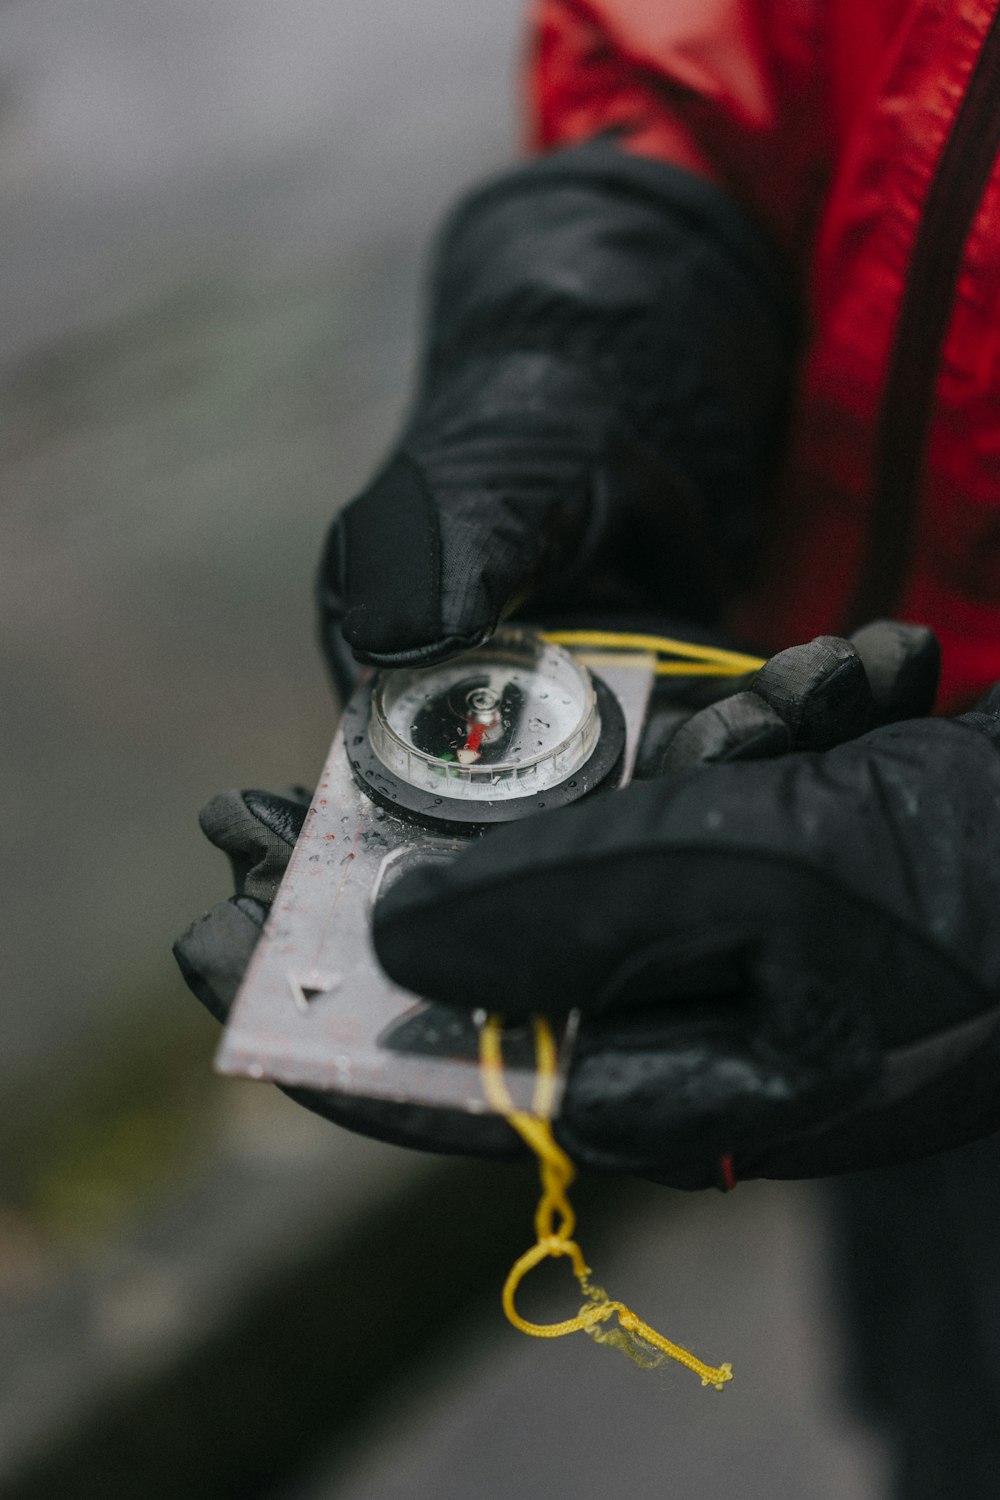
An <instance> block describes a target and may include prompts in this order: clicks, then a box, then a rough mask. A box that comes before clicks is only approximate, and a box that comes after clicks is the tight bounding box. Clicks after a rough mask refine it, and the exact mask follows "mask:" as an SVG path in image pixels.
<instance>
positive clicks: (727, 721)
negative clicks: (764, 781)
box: [660, 692, 792, 775]
mask: <svg viewBox="0 0 1000 1500" xmlns="http://www.w3.org/2000/svg"><path fill="white" fill-rule="evenodd" d="M791 747H792V732H791V730H790V729H789V728H788V725H787V724H786V723H785V721H784V719H782V717H781V716H780V714H778V713H776V712H775V710H774V709H773V708H772V707H771V706H770V704H769V703H765V701H764V699H763V698H761V697H760V696H759V695H758V694H757V693H753V692H745V693H734V694H733V695H732V696H731V697H729V698H726V699H724V700H723V701H722V702H721V703H713V704H712V705H711V707H710V708H703V709H702V710H701V712H700V713H697V714H693V715H692V717H691V718H690V719H688V720H687V721H686V722H685V723H683V724H682V725H681V726H680V728H679V729H678V730H677V732H676V734H675V735H674V736H673V738H672V739H671V740H670V742H669V744H668V745H667V748H666V750H665V751H664V754H663V758H662V760H661V762H660V772H661V774H662V775H674V774H676V773H677V772H680V771H687V770H689V769H690V768H691V767H692V766H697V765H708V764H711V763H712V762H720V761H730V760H760V759H763V758H765V757H767V756H774V755H783V754H784V753H785V752H786V751H787V750H790V749H791Z"/></svg>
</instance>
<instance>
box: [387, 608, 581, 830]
mask: <svg viewBox="0 0 1000 1500" xmlns="http://www.w3.org/2000/svg"><path fill="white" fill-rule="evenodd" d="M600 730H601V724H600V717H599V714H598V708H597V698H596V695H595V692H594V687H593V683H592V682H591V679H590V675H589V673H588V672H587V670H586V668H585V667H583V666H581V665H579V664H578V663H577V662H576V661H574V659H573V657H572V656H570V654H569V653H568V652H567V651H564V650H563V649H562V648H561V647H559V646H552V645H549V644H548V643H547V642H546V641H544V640H542V639H541V637H540V636H538V635H536V634H535V633H534V632H532V631H529V630H519V629H514V628H508V629H505V630H502V631H500V632H498V634H497V635H496V636H494V638H493V639H492V641H490V642H489V644H488V645H486V646H481V647H480V648H479V649H478V650H477V651H470V652H468V653H466V654H465V655H464V656H459V657H456V658H455V659H454V660H453V661H449V662H443V663H441V664H440V665H438V666H433V667H421V668H418V669H415V670H412V671H406V670H402V671H394V672H383V673H382V674H381V675H380V677H379V678H378V679H377V681H376V684H375V688H374V691H373V693H372V714H371V722H370V725H369V740H370V743H371V747H372V749H373V750H374V752H375V754H376V756H377V757H378V759H379V760H380V761H381V762H382V764H383V765H384V766H385V767H386V769H387V770H389V771H391V772H392V773H393V775H395V776H398V777H399V778H400V780H401V781H404V782H405V783H406V784H407V785H409V786H411V787H415V788H417V789H418V790H420V791H426V792H432V793H437V794H439V795H440V796H443V797H448V798H456V799H462V800H466V801H471V802H475V801H480V800H485V801H497V800H500V799H505V798H517V797H527V796H533V795H535V794H537V793H539V792H544V791H547V790H548V789H549V788H550V787H553V786H556V785H558V784H559V783H561V782H563V781H565V780H566V779H567V777H571V776H572V775H573V773H574V772H575V771H577V770H579V769H580V767H581V766H583V765H584V763H585V762H586V761H587V760H588V759H589V757H590V756H591V754H592V752H593V750H594V748H595V746H596V744H597V740H598V736H599V734H600Z"/></svg>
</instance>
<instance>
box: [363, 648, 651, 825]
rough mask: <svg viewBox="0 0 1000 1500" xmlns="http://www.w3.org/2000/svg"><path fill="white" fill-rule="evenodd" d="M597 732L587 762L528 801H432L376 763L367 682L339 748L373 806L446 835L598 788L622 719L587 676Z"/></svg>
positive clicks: (618, 752)
mask: <svg viewBox="0 0 1000 1500" xmlns="http://www.w3.org/2000/svg"><path fill="white" fill-rule="evenodd" d="M590 676H591V681H592V682H593V684H594V693H595V695H596V697H597V712H598V715H599V717H600V721H601V732H600V734H599V735H598V739H597V744H596V745H595V746H594V749H593V751H592V752H591V755H590V758H589V759H588V760H586V761H585V762H584V763H583V765H582V766H579V767H578V768H577V770H575V771H574V772H573V774H572V776H568V777H567V778H566V780H565V781H560V782H557V783H556V785H555V786H551V787H548V788H547V789H546V791H544V792H539V793H537V794H535V795H533V796H529V797H504V798H503V799H502V800H498V801H496V802H487V801H482V802H479V801H476V802H472V801H466V800H465V799H464V798H460V797H436V796H434V794H433V793H432V792H423V791H421V790H420V789H419V788H418V787H414V786H410V784H409V782H406V781H403V780H401V778H400V777H398V776H396V775H394V774H393V772H392V771H389V770H387V769H386V767H385V766H384V765H383V764H382V762H381V761H380V760H379V758H378V756H377V755H376V754H375V752H374V750H373V749H372V747H371V742H370V741H369V739H368V724H369V721H370V719H371V699H372V686H373V683H372V681H369V682H366V683H364V684H362V686H361V687H359V688H358V690H357V691H356V692H355V694H354V696H353V697H352V698H351V700H350V702H349V703H348V705H347V707H346V708H345V709H344V721H343V723H344V746H345V748H346V750H347V758H348V760H349V761H350V764H351V769H352V771H353V772H354V779H355V780H356V781H357V783H358V785H359V786H360V787H361V790H362V791H363V792H365V793H366V794H367V795H368V796H369V797H371V799H372V801H373V802H377V803H379V805H380V806H382V807H385V808H388V809H389V811H390V812H395V813H399V814H400V816H402V817H405V818H408V819H410V820H411V821H413V822H416V823H422V824H424V825H425V826H426V827H428V828H436V829H443V830H446V831H449V832H452V833H454V832H456V831H460V830H466V831H468V832H474V831H476V830H477V829H482V828H490V827H492V826H493V825H494V824H497V823H513V822H516V821H517V819H518V818H526V817H529V816H530V815H531V814H532V813H536V812H544V811H545V810H547V809H548V810H551V809H552V808H554V807H568V806H569V804H570V803H571V802H577V801H579V799H580V798H581V797H586V796H587V795H588V793H590V792H594V791H596V790H597V788H598V787H601V786H603V785H604V784H605V783H606V782H607V781H608V780H609V779H610V777H611V776H612V774H613V773H614V771H615V770H616V769H617V768H618V766H619V765H620V764H621V758H622V752H623V751H624V749H625V716H624V714H623V713H622V710H621V705H620V704H619V702H618V699H617V698H616V697H615V695H614V693H613V692H612V691H611V689H610V688H609V687H607V686H606V684H605V683H603V682H602V681H601V679H600V678H599V677H598V676H596V675H595V674H594V673H593V672H592V673H591V674H590Z"/></svg>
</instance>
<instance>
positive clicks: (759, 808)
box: [375, 663, 1000, 1186]
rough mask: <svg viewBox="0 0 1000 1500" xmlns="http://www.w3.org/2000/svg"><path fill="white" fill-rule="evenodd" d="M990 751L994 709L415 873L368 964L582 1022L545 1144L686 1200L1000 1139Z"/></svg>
mask: <svg viewBox="0 0 1000 1500" xmlns="http://www.w3.org/2000/svg"><path fill="white" fill-rule="evenodd" d="M773 666H774V664H773V663H772V664H771V667H772V669H773ZM725 711H728V705H727V706H726V707H725V709H724V712H725ZM707 713H708V716H714V717H715V718H718V715H719V710H718V709H715V710H708V711H707ZM695 728H696V722H695V721H692V724H691V726H689V730H688V733H689V734H690V735H693V734H694V730H695ZM682 732H684V731H682ZM998 750H1000V687H998V688H995V689H993V691H992V692H991V694H990V695H988V697H987V698H986V699H984V700H983V703H982V704H981V705H980V707H979V708H978V709H977V710H976V711H975V712H973V713H968V714H965V715H963V716H962V717H960V718H958V719H955V720H944V719H915V720H910V721H906V722H902V723H897V724H893V725H889V726H887V727H883V728H879V729H876V730H874V731H871V732H869V733H868V734H866V735H864V736H863V737H861V738H860V739H858V740H855V741H853V742H851V743H848V744H845V745H842V746H840V747H838V748H835V749H831V750H827V751H825V752H819V751H813V752H810V753H799V754H793V755H788V756H784V757H781V758H779V759H776V760H768V761H764V762H759V763H757V764H731V765H714V766H708V767H704V768H701V769H693V770H688V771H686V772H683V773H681V774H678V775H675V776H671V777H669V778H667V779H665V780H663V781H659V782H648V783H645V784H642V785H635V786H633V787H631V788H629V789H628V790H626V791H624V792H622V793H621V794H619V795H613V796H609V797H599V798H596V799H594V800H593V801H591V802H588V803H583V804H579V805H578V806H576V807H574V808H570V809H566V810H564V811H559V812H553V813H551V814H545V815H544V816H543V817H540V818H537V819H529V820H527V821H526V822H524V823H520V824H517V825H513V826H510V827H507V828H504V829H503V830H500V831H498V832H497V833H496V835H495V836H493V837H491V838H490V839H488V840H484V841H482V843H481V844H478V845H476V846H474V847H472V848H470V849H469V851H468V852H467V853H465V854H463V855H462V856H461V858H460V859H458V860H457V861H456V862H455V863H454V864H453V865H451V866H450V867H447V868H442V869H434V870H431V869H426V870H419V871H415V872H414V873H413V874H411V875H410V876H408V877H407V878H405V879H403V880H401V881H400V882H399V883H398V885H396V886H395V887H394V888H393V889H392V890H391V891H390V892H389V893H388V894H387V896H386V898H385V900H384V902H383V903H382V904H381V905H380V906H379V908H378V910H377V912H376V916H375V940H376V948H377V951H378V954H379V957H380V959H381V961H382V962H383V964H384V965H385V967H386V969H387V970H388V972H389V973H390V974H391V975H392V976H393V977H394V978H395V979H397V980H398V981H399V982H401V983H403V984H406V985H407V986H409V987H411V988H413V989H415V990H417V991H418V992H419V993H421V994H425V995H430V996H433V997H435V998H436V999H439V1000H441V1001H444V1002H447V1003H449V1004H452V1005H455V1006H460V1005H462V1004H467V1003H468V996H467V990H466V988H465V984H464V981H465V978H466V976H467V975H468V974H470V973H474V974H475V975H476V976H477V984H476V1004H477V1005H481V1006H484V1007H486V1008H491V1007H501V1006H502V1007H503V1008H504V1010H505V1011H506V1013H507V1014H529V1013H532V1012H548V1013H552V1014H559V1013H561V1012H564V1011H566V1010H568V1009H570V1008H571V1007H574V1006H579V1007H580V1008H581V1009H582V1010H583V1012H584V1014H585V1017H586V1020H585V1024H584V1025H583V1027H582V1028H581V1033H580V1039H579V1042H578V1045H577V1049H576V1054H575V1058H574V1063H573V1069H572V1077H571V1088H570V1090H569V1093H568V1096H567V1100H566V1104H565V1107H564V1110H563V1113H562V1115H561V1117H560V1119H559V1121H558V1125H557V1133H558V1135H559V1137H560V1139H561V1141H562V1142H563V1144H564V1145H565V1147H566V1148H567V1150H568V1151H569V1152H570V1153H571V1155H572V1156H573V1157H574V1158H575V1159H576V1160H577V1161H579V1162H582V1163H583V1164H585V1165H588V1166H591V1167H594V1168H604V1169H610V1170H631V1171H635V1172H640V1173H643V1174H645V1175H648V1176H651V1177H654V1178H656V1179H657V1180H661V1181H667V1182H671V1183H675V1184H677V1185H680V1186H700V1185H703V1184H705V1183H708V1182H710V1181H712V1180H713V1179H714V1178H715V1176H716V1171H717V1164H718V1163H719V1162H720V1161H722V1160H723V1159H725V1158H729V1159H730V1160H731V1161H732V1163H733V1165H734V1167H735V1175H736V1176H737V1177H740V1176H743V1177H746V1176H760V1175H763V1176H772V1177H774V1176H778V1177H781V1176H817V1175H823V1174H826V1173H832V1172H843V1171H853V1170H857V1169H860V1168H865V1167H870V1166H875V1165H885V1164H888V1163H892V1162H898V1161H903V1160H906V1159H910V1158H913V1157H917V1156H921V1155H927V1154H930V1153H932V1152H935V1151H940V1150H943V1149H945V1148H948V1147H951V1146H955V1145H959V1144H962V1143H964V1142H967V1141H970V1140H972V1139H974V1138H976V1137H979V1136H982V1135H984V1134H987V1133H990V1132H992V1131H995V1130H997V1129H998V1128H1000V923H998V919H997V913H998V912H1000V756H998ZM675 765H676V761H675ZM494 976H496V977H495V978H494Z"/></svg>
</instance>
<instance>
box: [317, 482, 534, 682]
mask: <svg viewBox="0 0 1000 1500" xmlns="http://www.w3.org/2000/svg"><path fill="white" fill-rule="evenodd" d="M469 511H470V514H469V515H468V516H467V517H466V518H465V519H466V521H467V523H468V524H467V525H465V526H463V524H462V522H461V520H460V519H458V518H453V520H452V522H451V524H450V525H449V536H448V553H449V555H448V557H447V558H446V557H445V555H444V554H445V539H444V537H443V536H442V522H441V514H440V511H439V507H438V504H437V503H436V501H435V498H434V496H433V495H432V494H431V490H430V487H429V485H428V482H427V480H426V478H425V475H424V471H423V469H422V468H421V467H420V466H419V465H418V464H416V463H415V462H414V461H413V460H412V459H411V458H409V457H408V456H407V455H405V454H401V455H399V456H397V457H396V458H395V459H393V461H392V463H391V464H390V465H389V467H388V468H387V469H386V470H385V471H384V472H383V473H382V474H381V475H380V476H379V478H378V479H376V480H375V482H374V484H372V485H371V487H370V488H369V489H368V490H366V491H365V493H364V494H363V495H361V496H360V497H359V498H358V499H357V500H355V501H353V502H352V503H351V504H350V505H348V506H347V507H346V508H345V509H344V510H343V511H342V512H341V513H340V515H339V516H338V517H337V519H336V520H335V521H334V523H333V526H332V527H331V530H330V534H329V537H328V540H327V546H326V552H325V555H324V558H323V563H322V568H321V574H320V589H319V599H320V618H321V628H322V633H323V638H324V641H325V642H326V645H327V654H328V657H329V658H330V660H331V663H332V664H333V666H334V668H335V670H340V671H342V667H341V666H339V665H338V663H339V658H338V653H337V636H338V635H340V636H341V637H342V639H343V640H344V641H346V642H347V645H348V646H349V647H350V649H351V651H352V652H353V654H354V657H355V659H356V660H357V661H359V662H370V663H372V664H374V665H376V666H382V667H401V666H423V665H426V664H428V663H430V662H435V661H442V660H444V659H445V658H446V657H449V656H455V655H457V654H458V653H459V652H461V651H470V650H472V649H473V647H475V646H480V645H482V643H483V642H484V641H486V640H488V639H489V637H490V636H491V635H492V634H493V632H494V631H495V630H496V628H497V625H498V624H499V622H500V618H501V616H502V614H503V613H504V612H505V610H506V609H507V607H508V605H509V603H510V598H511V595H512V594H513V593H515V592H516V591H517V588H518V585H519V584H520V582H521V577H520V573H521V569H520V568H519V566H518V562H517V559H516V556H515V558H514V559H513V568H511V566H510V560H509V559H503V558H502V556H501V555H502V553H503V551H504V549H503V547H502V545H501V544H500V542H499V541H498V540H494V539H492V538H491V537H490V535H489V530H488V528H484V527H483V525H481V524H478V523H477V520H476V517H475V514H474V510H473V506H472V504H471V501H470V506H469ZM465 532H467V533H468V535H467V537H466V545H465V548H464V550H465V552H466V553H467V555H466V556H464V557H459V558H455V557H454V556H452V555H451V554H452V553H454V552H455V551H458V552H462V550H463V543H462V537H463V533H465ZM452 533H454V535H453V534H452ZM491 543H492V552H493V554H496V555H495V556H491V552H490V549H491ZM515 551H516V549H515ZM505 562H506V564H507V565H506V566H505ZM491 564H492V567H493V571H494V572H496V573H498V574H499V576H498V577H496V578H494V580H493V583H494V587H493V588H492V589H490V588H487V586H486V582H485V575H486V573H488V572H489V571H490V566H491ZM508 574H509V575H510V576H507V575H508ZM449 579H451V586H449V585H448V580H449ZM458 579H460V580H461V587H456V586H455V583H456V580H458Z"/></svg>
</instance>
